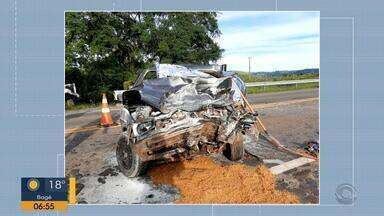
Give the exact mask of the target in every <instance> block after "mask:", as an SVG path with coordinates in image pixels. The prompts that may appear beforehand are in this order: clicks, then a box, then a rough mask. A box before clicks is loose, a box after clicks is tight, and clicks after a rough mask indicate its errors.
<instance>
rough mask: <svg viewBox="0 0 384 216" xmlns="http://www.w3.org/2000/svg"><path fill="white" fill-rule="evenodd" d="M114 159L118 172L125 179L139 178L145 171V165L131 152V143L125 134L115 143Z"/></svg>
mask: <svg viewBox="0 0 384 216" xmlns="http://www.w3.org/2000/svg"><path fill="white" fill-rule="evenodd" d="M116 158H117V164H118V165H119V169H120V171H121V172H122V173H123V174H124V175H125V176H127V177H130V178H132V177H137V176H140V175H141V174H143V173H144V171H145V170H146V163H145V162H143V161H141V159H140V157H139V155H138V154H137V153H135V152H134V151H133V149H132V142H130V140H129V139H128V137H127V136H126V135H125V134H123V135H121V136H120V138H119V141H118V142H117V147H116Z"/></svg>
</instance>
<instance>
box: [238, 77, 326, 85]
mask: <svg viewBox="0 0 384 216" xmlns="http://www.w3.org/2000/svg"><path fill="white" fill-rule="evenodd" d="M315 82H319V79H302V80H282V81H268V82H250V83H245V86H246V87H258V86H274V85H294V84H296V85H297V84H302V83H315Z"/></svg>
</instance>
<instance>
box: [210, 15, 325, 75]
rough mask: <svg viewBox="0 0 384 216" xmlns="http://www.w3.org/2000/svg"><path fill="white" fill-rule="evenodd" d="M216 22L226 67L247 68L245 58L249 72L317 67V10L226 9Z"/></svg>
mask: <svg viewBox="0 0 384 216" xmlns="http://www.w3.org/2000/svg"><path fill="white" fill-rule="evenodd" d="M218 23H219V29H220V31H221V33H222V34H221V35H220V37H219V38H216V41H217V42H218V43H219V45H220V47H221V48H223V49H224V50H225V51H224V53H223V56H222V58H221V59H220V60H219V61H218V63H221V64H227V69H228V70H239V71H248V57H251V71H252V72H260V71H266V72H268V71H276V70H299V69H305V68H318V67H319V60H320V58H319V55H320V49H319V44H320V14H319V12H297V11H294V12H278V11H271V12H260V11H239V12H236V11H225V12H219V15H218Z"/></svg>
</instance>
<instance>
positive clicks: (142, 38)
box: [65, 12, 223, 102]
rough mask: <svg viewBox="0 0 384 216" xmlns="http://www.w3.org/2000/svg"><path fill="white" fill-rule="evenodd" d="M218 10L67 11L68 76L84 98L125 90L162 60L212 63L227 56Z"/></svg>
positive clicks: (66, 63)
mask: <svg viewBox="0 0 384 216" xmlns="http://www.w3.org/2000/svg"><path fill="white" fill-rule="evenodd" d="M220 34H221V33H220V30H219V28H218V23H217V14H216V13H214V12H197V13H180V12H171V13H160V12H159V13H154V12H153V13H152V12H150V13H139V12H136V13H128V12H67V13H66V14H65V81H66V83H75V84H76V87H77V90H78V93H79V94H80V97H81V100H82V101H83V102H99V100H100V94H101V93H102V92H109V93H110V92H111V91H112V90H115V89H122V88H123V82H124V81H128V82H133V80H134V79H135V77H136V76H137V74H138V72H139V71H140V70H141V69H144V68H146V67H150V66H152V65H153V64H154V63H155V62H160V63H176V64H177V63H186V64H207V63H209V62H212V61H216V60H218V59H219V58H220V57H221V54H222V52H223V50H222V49H220V47H219V46H218V44H217V43H216V42H215V38H217V37H218V36H219V35H220Z"/></svg>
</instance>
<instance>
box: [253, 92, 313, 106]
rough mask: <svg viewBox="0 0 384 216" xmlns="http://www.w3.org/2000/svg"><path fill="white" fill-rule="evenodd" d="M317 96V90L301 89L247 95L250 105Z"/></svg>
mask: <svg viewBox="0 0 384 216" xmlns="http://www.w3.org/2000/svg"><path fill="white" fill-rule="evenodd" d="M318 96H319V89H302V90H296V91H286V92H274V93H262V94H250V95H247V97H248V101H249V103H251V104H263V103H275V102H283V101H289V100H297V99H305V98H314V97H318Z"/></svg>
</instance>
